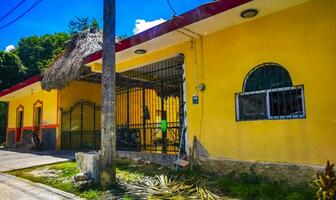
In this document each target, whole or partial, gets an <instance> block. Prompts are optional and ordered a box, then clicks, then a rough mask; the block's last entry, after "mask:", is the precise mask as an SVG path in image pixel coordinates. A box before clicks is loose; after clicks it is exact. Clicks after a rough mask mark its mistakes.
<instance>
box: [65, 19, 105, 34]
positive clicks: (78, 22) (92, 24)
mask: <svg viewBox="0 0 336 200" xmlns="http://www.w3.org/2000/svg"><path fill="white" fill-rule="evenodd" d="M88 28H95V29H99V22H98V20H97V19H96V18H94V17H93V18H91V20H90V19H89V18H88V17H76V18H75V19H74V20H71V21H70V22H69V31H70V33H72V34H74V33H77V32H80V31H84V30H85V29H88Z"/></svg>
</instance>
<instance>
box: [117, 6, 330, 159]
mask: <svg viewBox="0 0 336 200" xmlns="http://www.w3.org/2000/svg"><path fill="white" fill-rule="evenodd" d="M335 12H336V4H335V2H334V1H333V0H312V1H310V2H308V3H305V4H302V5H299V6H296V7H293V8H290V9H287V10H285V11H281V12H278V13H275V14H271V15H268V16H265V17H262V18H260V19H255V20H253V21H250V22H246V23H243V24H240V25H237V26H234V27H231V28H228V29H226V30H222V31H220V32H216V33H214V34H211V35H207V36H205V37H204V38H203V50H204V51H203V53H204V63H203V69H202V65H201V63H202V60H201V59H200V58H201V52H200V51H197V54H198V56H197V60H198V63H200V64H199V65H198V66H197V70H195V65H194V53H193V49H191V45H190V43H184V44H179V45H176V46H173V47H169V48H166V49H162V50H159V51H157V52H149V53H147V54H146V55H144V56H141V57H138V58H136V59H132V60H129V61H126V62H123V63H118V65H117V71H122V70H125V69H127V68H132V67H134V66H140V65H143V64H145V63H149V62H150V61H156V60H158V59H161V58H166V57H167V56H170V55H176V54H177V53H183V54H184V55H185V57H186V59H185V66H186V74H187V75H186V82H187V90H186V93H187V113H188V114H187V116H188V136H189V144H191V141H192V139H193V136H194V135H195V136H197V138H198V139H199V140H200V142H201V143H202V145H203V146H204V147H205V148H206V149H207V151H208V152H209V154H210V156H211V157H216V158H233V159H239V160H258V161H275V162H297V163H311V164H324V163H325V162H326V160H328V159H329V160H331V161H334V162H335V161H336V157H335V155H336V140H335V139H334V137H335V134H336V117H335V111H336V108H335V102H336V93H335V92H334V91H336V86H335V84H334V76H335V74H336V67H335V59H334V57H335V56H334V54H335V52H336V37H335V35H336V20H335V15H334V13H335ZM200 43H201V40H198V41H197V47H198V50H199V48H200V46H201V45H200ZM264 62H276V63H279V64H281V65H283V66H284V67H285V68H286V69H287V70H288V71H289V73H290V75H291V77H292V80H293V83H294V85H297V84H304V87H305V102H306V110H307V118H306V119H295V120H262V121H249V122H236V121H235V102H234V94H235V93H237V92H241V89H242V85H243V81H244V78H245V76H246V75H247V73H248V72H249V71H250V70H251V69H252V68H253V67H254V66H257V65H259V64H261V63H264ZM195 71H198V74H197V76H196V81H197V82H198V83H202V82H204V83H205V84H206V90H205V91H204V92H203V93H201V92H197V93H198V95H200V104H199V105H192V102H191V100H192V95H194V94H195V92H196V91H195V84H194V81H195ZM203 71H204V73H203Z"/></svg>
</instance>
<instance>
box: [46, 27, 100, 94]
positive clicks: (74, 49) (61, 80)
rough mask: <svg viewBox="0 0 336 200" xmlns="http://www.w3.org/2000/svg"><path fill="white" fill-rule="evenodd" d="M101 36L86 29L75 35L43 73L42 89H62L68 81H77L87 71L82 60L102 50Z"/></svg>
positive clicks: (97, 32) (92, 30)
mask: <svg viewBox="0 0 336 200" xmlns="http://www.w3.org/2000/svg"><path fill="white" fill-rule="evenodd" d="M102 35H103V34H102V32H101V31H99V30H96V29H87V30H84V31H83V32H79V33H77V34H75V35H74V36H73V37H72V38H71V40H70V41H69V42H68V44H67V48H66V49H65V50H64V51H63V53H62V54H61V55H60V56H57V57H56V58H55V60H54V61H53V62H52V63H51V64H50V66H49V67H48V69H47V70H46V71H45V72H44V73H43V79H42V88H43V89H45V90H51V89H62V88H64V86H66V85H67V84H68V83H69V82H70V81H72V80H77V79H79V78H80V77H81V75H82V74H83V73H84V72H86V71H87V70H88V68H86V67H85V66H83V59H84V58H85V57H86V56H88V55H90V54H92V53H94V52H96V51H99V50H101V49H102V45H103V39H102Z"/></svg>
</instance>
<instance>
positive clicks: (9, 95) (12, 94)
mask: <svg viewBox="0 0 336 200" xmlns="http://www.w3.org/2000/svg"><path fill="white" fill-rule="evenodd" d="M40 81H41V77H40V76H33V77H31V78H29V79H27V80H25V81H23V82H21V83H18V84H16V85H14V86H12V87H10V88H8V89H5V90H3V91H1V92H0V101H10V100H12V99H15V98H20V97H23V96H27V95H30V94H32V93H33V92H37V91H41V90H42V88H41V82H40Z"/></svg>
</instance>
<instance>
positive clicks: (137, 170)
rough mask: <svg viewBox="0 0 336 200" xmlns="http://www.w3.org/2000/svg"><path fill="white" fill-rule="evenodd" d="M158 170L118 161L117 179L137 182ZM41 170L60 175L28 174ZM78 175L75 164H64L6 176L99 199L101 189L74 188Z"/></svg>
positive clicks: (31, 169)
mask: <svg viewBox="0 0 336 200" xmlns="http://www.w3.org/2000/svg"><path fill="white" fill-rule="evenodd" d="M158 168H159V167H157V166H155V165H139V164H136V163H133V162H130V161H127V160H120V161H118V165H117V177H118V178H119V179H121V180H123V181H126V182H128V181H137V180H138V179H139V178H142V177H144V176H155V175H156V174H159V173H157V172H158V170H157V169H158ZM43 169H49V170H59V171H61V173H60V174H59V175H58V176H57V177H54V178H46V177H41V176H33V175H32V174H31V173H30V172H32V171H35V170H43ZM164 172H166V173H169V172H170V170H169V169H162V170H160V174H161V173H164ZM78 173H79V170H78V169H77V168H76V163H75V162H64V163H58V164H51V165H45V166H38V167H32V168H27V169H22V170H14V171H10V172H8V174H11V175H14V176H18V177H21V178H24V179H28V180H31V181H33V182H37V183H42V184H45V185H49V186H51V187H54V188H57V189H60V190H63V191H66V192H69V193H73V194H75V195H77V196H80V197H82V198H86V199H98V198H99V197H101V196H103V195H104V194H105V191H103V190H102V189H101V188H99V187H97V186H93V187H91V188H87V189H85V190H80V189H79V188H77V187H75V185H74V184H73V183H72V177H73V176H75V175H76V174H78ZM121 192H122V190H121ZM124 199H126V200H131V199H132V197H131V196H129V195H126V196H125V197H124Z"/></svg>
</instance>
